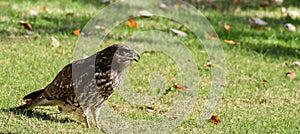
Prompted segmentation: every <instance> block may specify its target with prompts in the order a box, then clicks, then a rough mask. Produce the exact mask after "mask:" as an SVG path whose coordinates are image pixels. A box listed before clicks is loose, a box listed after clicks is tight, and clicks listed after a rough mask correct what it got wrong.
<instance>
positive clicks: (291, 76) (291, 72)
mask: <svg viewBox="0 0 300 134" xmlns="http://www.w3.org/2000/svg"><path fill="white" fill-rule="evenodd" d="M285 76H286V77H289V78H291V79H294V78H296V73H295V71H294V70H290V71H289V72H287V73H285Z"/></svg>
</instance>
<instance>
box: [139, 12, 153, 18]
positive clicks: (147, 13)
mask: <svg viewBox="0 0 300 134" xmlns="http://www.w3.org/2000/svg"><path fill="white" fill-rule="evenodd" d="M139 13H140V16H141V17H151V16H153V14H152V13H150V12H149V11H147V10H142V11H140V12H139Z"/></svg>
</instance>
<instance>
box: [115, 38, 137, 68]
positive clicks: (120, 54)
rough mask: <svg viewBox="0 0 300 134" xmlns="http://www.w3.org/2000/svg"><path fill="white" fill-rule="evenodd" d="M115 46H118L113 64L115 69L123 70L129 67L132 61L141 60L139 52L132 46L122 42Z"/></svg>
mask: <svg viewBox="0 0 300 134" xmlns="http://www.w3.org/2000/svg"><path fill="white" fill-rule="evenodd" d="M113 46H116V47H117V50H116V52H115V54H114V56H113V60H112V64H111V65H112V69H113V70H115V71H117V72H121V71H123V70H124V69H125V68H127V67H128V66H129V65H130V63H131V62H132V61H136V62H138V61H139V59H140V55H139V53H138V52H137V51H136V50H134V49H133V48H131V47H130V46H127V45H120V44H117V45H113Z"/></svg>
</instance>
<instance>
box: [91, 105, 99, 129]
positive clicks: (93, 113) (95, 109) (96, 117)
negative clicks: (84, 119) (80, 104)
mask: <svg viewBox="0 0 300 134" xmlns="http://www.w3.org/2000/svg"><path fill="white" fill-rule="evenodd" d="M99 110H100V108H95V107H92V108H91V112H92V115H93V118H94V121H95V124H96V127H97V129H98V130H100V127H99V126H98V118H99Z"/></svg>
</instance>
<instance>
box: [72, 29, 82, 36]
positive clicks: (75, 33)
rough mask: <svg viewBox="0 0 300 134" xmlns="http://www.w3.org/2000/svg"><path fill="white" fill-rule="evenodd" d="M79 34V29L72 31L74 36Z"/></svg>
mask: <svg viewBox="0 0 300 134" xmlns="http://www.w3.org/2000/svg"><path fill="white" fill-rule="evenodd" d="M80 32H81V31H80V29H77V30H74V31H73V33H74V35H77V36H78V35H79V34H80Z"/></svg>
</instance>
